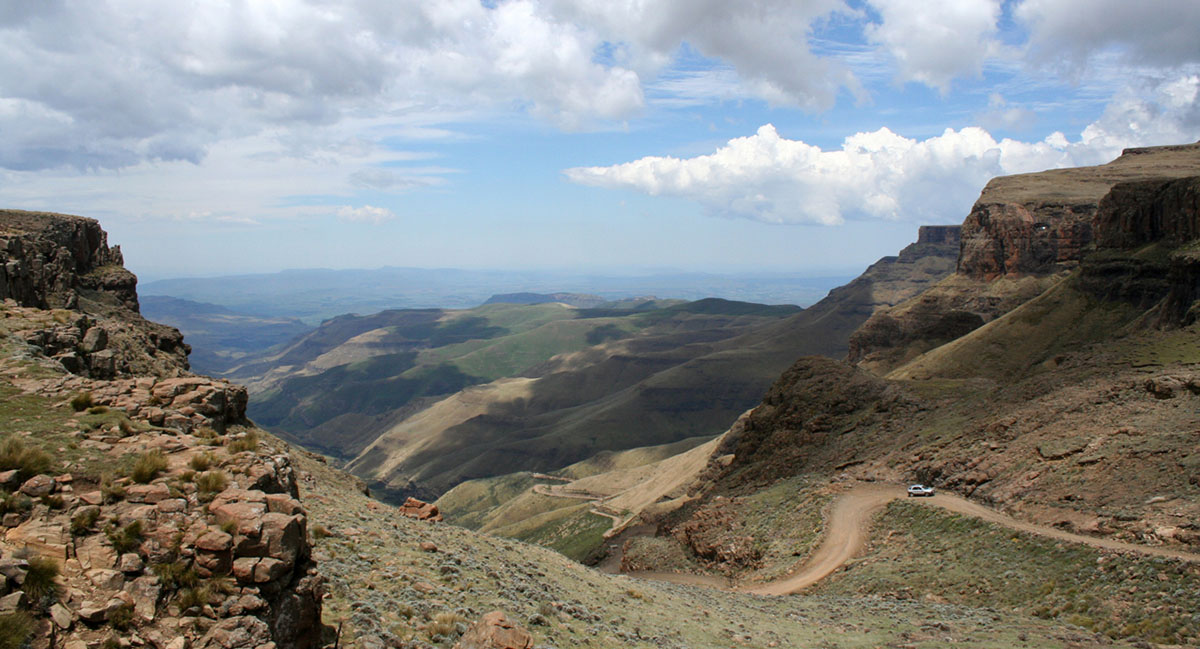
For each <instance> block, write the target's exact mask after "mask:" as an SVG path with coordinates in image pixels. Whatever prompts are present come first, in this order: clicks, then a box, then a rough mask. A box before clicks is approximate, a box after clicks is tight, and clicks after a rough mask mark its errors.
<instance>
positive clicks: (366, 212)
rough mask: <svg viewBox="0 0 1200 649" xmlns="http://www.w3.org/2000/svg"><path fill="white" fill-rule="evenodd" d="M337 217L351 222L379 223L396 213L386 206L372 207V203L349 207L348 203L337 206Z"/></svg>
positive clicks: (391, 218)
mask: <svg viewBox="0 0 1200 649" xmlns="http://www.w3.org/2000/svg"><path fill="white" fill-rule="evenodd" d="M337 217H338V218H339V219H341V220H343V221H349V222H351V223H370V224H372V225H379V224H381V223H386V222H388V221H391V220H393V219H395V218H396V215H395V214H394V213H392V211H391V210H389V209H387V208H386V207H374V206H372V205H363V206H362V207H350V206H349V205H346V206H343V207H341V208H338V211H337Z"/></svg>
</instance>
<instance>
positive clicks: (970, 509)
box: [628, 484, 1200, 595]
mask: <svg viewBox="0 0 1200 649" xmlns="http://www.w3.org/2000/svg"><path fill="white" fill-rule="evenodd" d="M905 495H906V492H905V490H904V487H902V486H898V485H881V484H862V485H858V486H855V487H853V488H851V489H850V490H849V491H847V492H845V493H843V494H842V495H840V496H838V497H837V499H836V500H835V501H834V502H833V506H832V508H831V509H830V512H829V519H828V520H827V522H826V530H825V535H824V538H823V540H822V542H821V545H820V547H819V548H817V551H816V552H814V553H813V554H812V555H811V556H810V557H809V558H808V560H806V561H805V562H804V563H802V564H800V565H799V566H797V567H796V569H795V570H796V572H795V573H794V574H792V575H790V576H787V577H784V578H782V579H778V580H776V581H772V582H769V583H765V584H757V585H748V586H743V587H738V588H735V589H734V590H738V591H741V592H746V593H753V594H757V595H789V594H792V593H796V592H799V591H801V590H803V589H805V588H807V587H809V586H811V585H813V584H815V583H817V582H818V581H820V580H822V579H824V578H825V577H828V576H829V575H830V574H832V573H833V572H834V571H835V570H837V569H838V568H840V567H841V566H843V565H845V564H846V562H848V561H850V560H851V559H852V558H854V556H855V555H857V554H858V553H859V552H861V551H862V549H863V548H864V547H865V546H866V544H867V540H868V539H869V538H870V532H871V519H872V518H873V517H874V515H875V514H876V513H878V512H879V511H880V510H882V509H883V508H884V507H885V506H887V504H888V503H890V502H891V501H893V500H896V499H897V498H903V497H905ZM921 502H922V503H927V504H930V505H934V506H937V507H941V508H943V509H946V510H949V511H952V512H955V513H958V514H963V515H966V516H973V517H975V518H979V519H982V520H985V521H988V522H990V523H995V524H997V525H1002V526H1004V527H1007V528H1009V529H1014V530H1019V531H1022V532H1028V533H1030V534H1037V535H1039V536H1045V537H1049V538H1053V539H1057V540H1060V541H1066V542H1068V543H1082V544H1084V545H1089V546H1092V547H1096V548H1101V549H1105V550H1113V551H1117V552H1130V553H1136V554H1142V555H1148V556H1158V557H1169V558H1172V559H1181V560H1183V561H1194V562H1200V554H1193V553H1190V552H1183V551H1181V550H1174V549H1170V548H1160V547H1154V546H1149V545H1136V544H1133V543H1125V542H1122V541H1116V540H1113V539H1105V538H1098V537H1092V536H1083V535H1081V534H1072V533H1070V532H1065V531H1063V530H1060V529H1056V528H1053V527H1047V526H1044V525H1035V524H1033V523H1027V522H1024V521H1020V520H1017V519H1015V518H1013V517H1011V516H1008V515H1005V514H1001V513H1000V512H997V511H995V510H993V509H988V508H987V507H984V506H983V505H980V504H978V503H974V502H971V501H969V500H967V499H966V498H962V497H960V496H955V495H951V494H945V493H939V494H937V495H935V496H933V497H932V498H922V499H921ZM628 574H631V576H636V577H642V578H648V579H660V580H663V581H673V582H677V583H689V584H693V585H707V586H712V587H719V585H720V581H722V580H719V579H715V578H711V577H707V578H706V577H700V578H697V576H695V575H675V574H669V573H628Z"/></svg>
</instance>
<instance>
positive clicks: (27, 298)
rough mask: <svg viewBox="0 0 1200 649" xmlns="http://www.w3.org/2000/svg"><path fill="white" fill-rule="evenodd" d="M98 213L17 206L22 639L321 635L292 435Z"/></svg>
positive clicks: (7, 405) (9, 543) (5, 502)
mask: <svg viewBox="0 0 1200 649" xmlns="http://www.w3.org/2000/svg"><path fill="white" fill-rule="evenodd" d="M106 239H107V236H106V234H105V233H104V231H103V230H102V229H100V227H99V224H98V223H97V222H96V221H94V220H92V219H86V218H82V217H75V216H68V215H60V214H46V213H31V212H16V211H0V258H2V263H0V269H2V281H0V295H2V297H3V302H2V303H0V489H2V491H0V575H3V578H0V619H2V620H3V621H4V623H5V624H7V625H8V626H5V628H6V629H8V630H9V631H10V632H11V633H12V634H13V639H14V641H15V642H16V645H14V646H25V645H24V643H25V642H28V643H31V644H30V645H29V646H31V647H33V648H34V649H49V648H51V647H53V648H60V647H92V646H100V645H102V644H106V643H108V644H113V643H116V645H117V646H130V645H129V643H132V645H134V646H145V647H154V648H155V649H167V648H170V649H182V648H184V647H192V648H193V649H218V648H220V649H243V648H244V649H263V648H264V647H280V648H284V647H299V648H308V647H315V646H318V645H319V644H320V636H321V625H320V613H321V598H322V583H323V579H322V577H321V575H320V574H319V573H318V572H317V571H316V564H315V563H314V561H313V560H312V559H311V554H312V553H311V547H310V545H309V539H308V535H307V516H306V513H305V511H304V508H303V505H302V504H301V503H300V502H299V500H298V496H299V489H298V483H297V480H296V477H295V472H294V470H293V469H292V464H291V457H290V456H289V455H288V454H287V452H286V447H285V446H284V445H283V444H281V443H279V442H278V441H277V440H273V439H270V438H269V437H267V436H266V435H265V434H264V433H262V432H261V431H259V430H258V429H256V428H254V427H253V425H252V424H251V423H250V422H249V421H248V420H246V418H245V409H246V391H245V389H244V388H241V387H240V386H236V385H232V384H230V383H228V382H225V381H217V380H213V379H210V378H207V377H202V376H195V375H191V374H190V373H188V372H187V367H188V366H187V346H186V345H184V344H183V338H182V336H181V335H180V334H179V332H178V331H176V330H174V329H171V328H169V327H164V326H162V325H157V324H154V323H151V322H147V321H146V320H145V319H143V318H142V317H141V316H140V315H139V314H138V312H137V311H138V302H137V295H136V291H135V288H136V282H137V280H136V278H135V277H134V276H133V274H132V273H130V272H129V271H127V270H126V269H125V268H124V267H123V266H122V265H121V264H122V258H121V254H120V251H119V249H117V248H115V247H114V248H109V247H108V245H107V241H106Z"/></svg>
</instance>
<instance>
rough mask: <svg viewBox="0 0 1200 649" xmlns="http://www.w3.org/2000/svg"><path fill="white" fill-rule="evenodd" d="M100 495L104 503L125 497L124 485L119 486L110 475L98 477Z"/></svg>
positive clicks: (110, 502)
mask: <svg viewBox="0 0 1200 649" xmlns="http://www.w3.org/2000/svg"><path fill="white" fill-rule="evenodd" d="M100 495H101V497H103V498H104V502H105V504H112V503H115V502H117V501H118V500H120V499H122V498H124V497H125V487H123V486H121V484H120V483H118V482H117V481H116V480H113V477H112V476H110V475H106V476H102V477H101V478H100Z"/></svg>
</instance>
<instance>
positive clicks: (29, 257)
mask: <svg viewBox="0 0 1200 649" xmlns="http://www.w3.org/2000/svg"><path fill="white" fill-rule="evenodd" d="M122 263H123V258H122V256H121V249H120V247H119V246H113V247H111V248H110V247H109V246H108V235H107V234H105V232H104V230H102V229H101V228H100V224H99V223H98V222H96V221H95V220H94V219H89V218H84V217H81V216H70V215H66V214H52V213H48V212H22V211H17V210H0V300H3V301H4V302H5V303H7V304H9V305H10V306H15V307H20V308H24V309H29V310H32V312H29V311H27V312H25V313H24V314H23V317H28V319H29V321H30V322H32V323H35V326H34V327H32V328H31V329H30V330H28V331H26V332H24V335H23V337H24V340H25V342H26V343H27V344H29V345H30V346H31V347H33V348H35V349H37V350H39V351H40V353H41V354H43V355H45V356H47V357H50V358H53V359H54V360H56V361H57V362H58V363H59V364H61V366H62V367H63V368H64V369H65V370H66V371H68V372H70V373H72V374H77V375H80V376H89V377H94V378H100V379H110V378H114V377H118V376H133V375H147V374H150V375H154V376H164V377H165V376H178V375H180V374H182V373H184V372H186V371H187V369H188V362H187V355H188V352H189V351H190V350H189V348H188V346H187V345H185V344H184V342H183V335H182V334H180V333H179V331H178V330H176V329H174V328H172V327H167V326H164V325H160V324H156V323H153V322H149V321H147V320H146V319H145V318H143V317H142V316H141V315H140V313H139V312H138V299H137V277H135V276H134V275H133V273H131V272H129V271H128V270H126V269H125V268H124V266H122ZM35 312H40V314H39V313H35Z"/></svg>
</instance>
